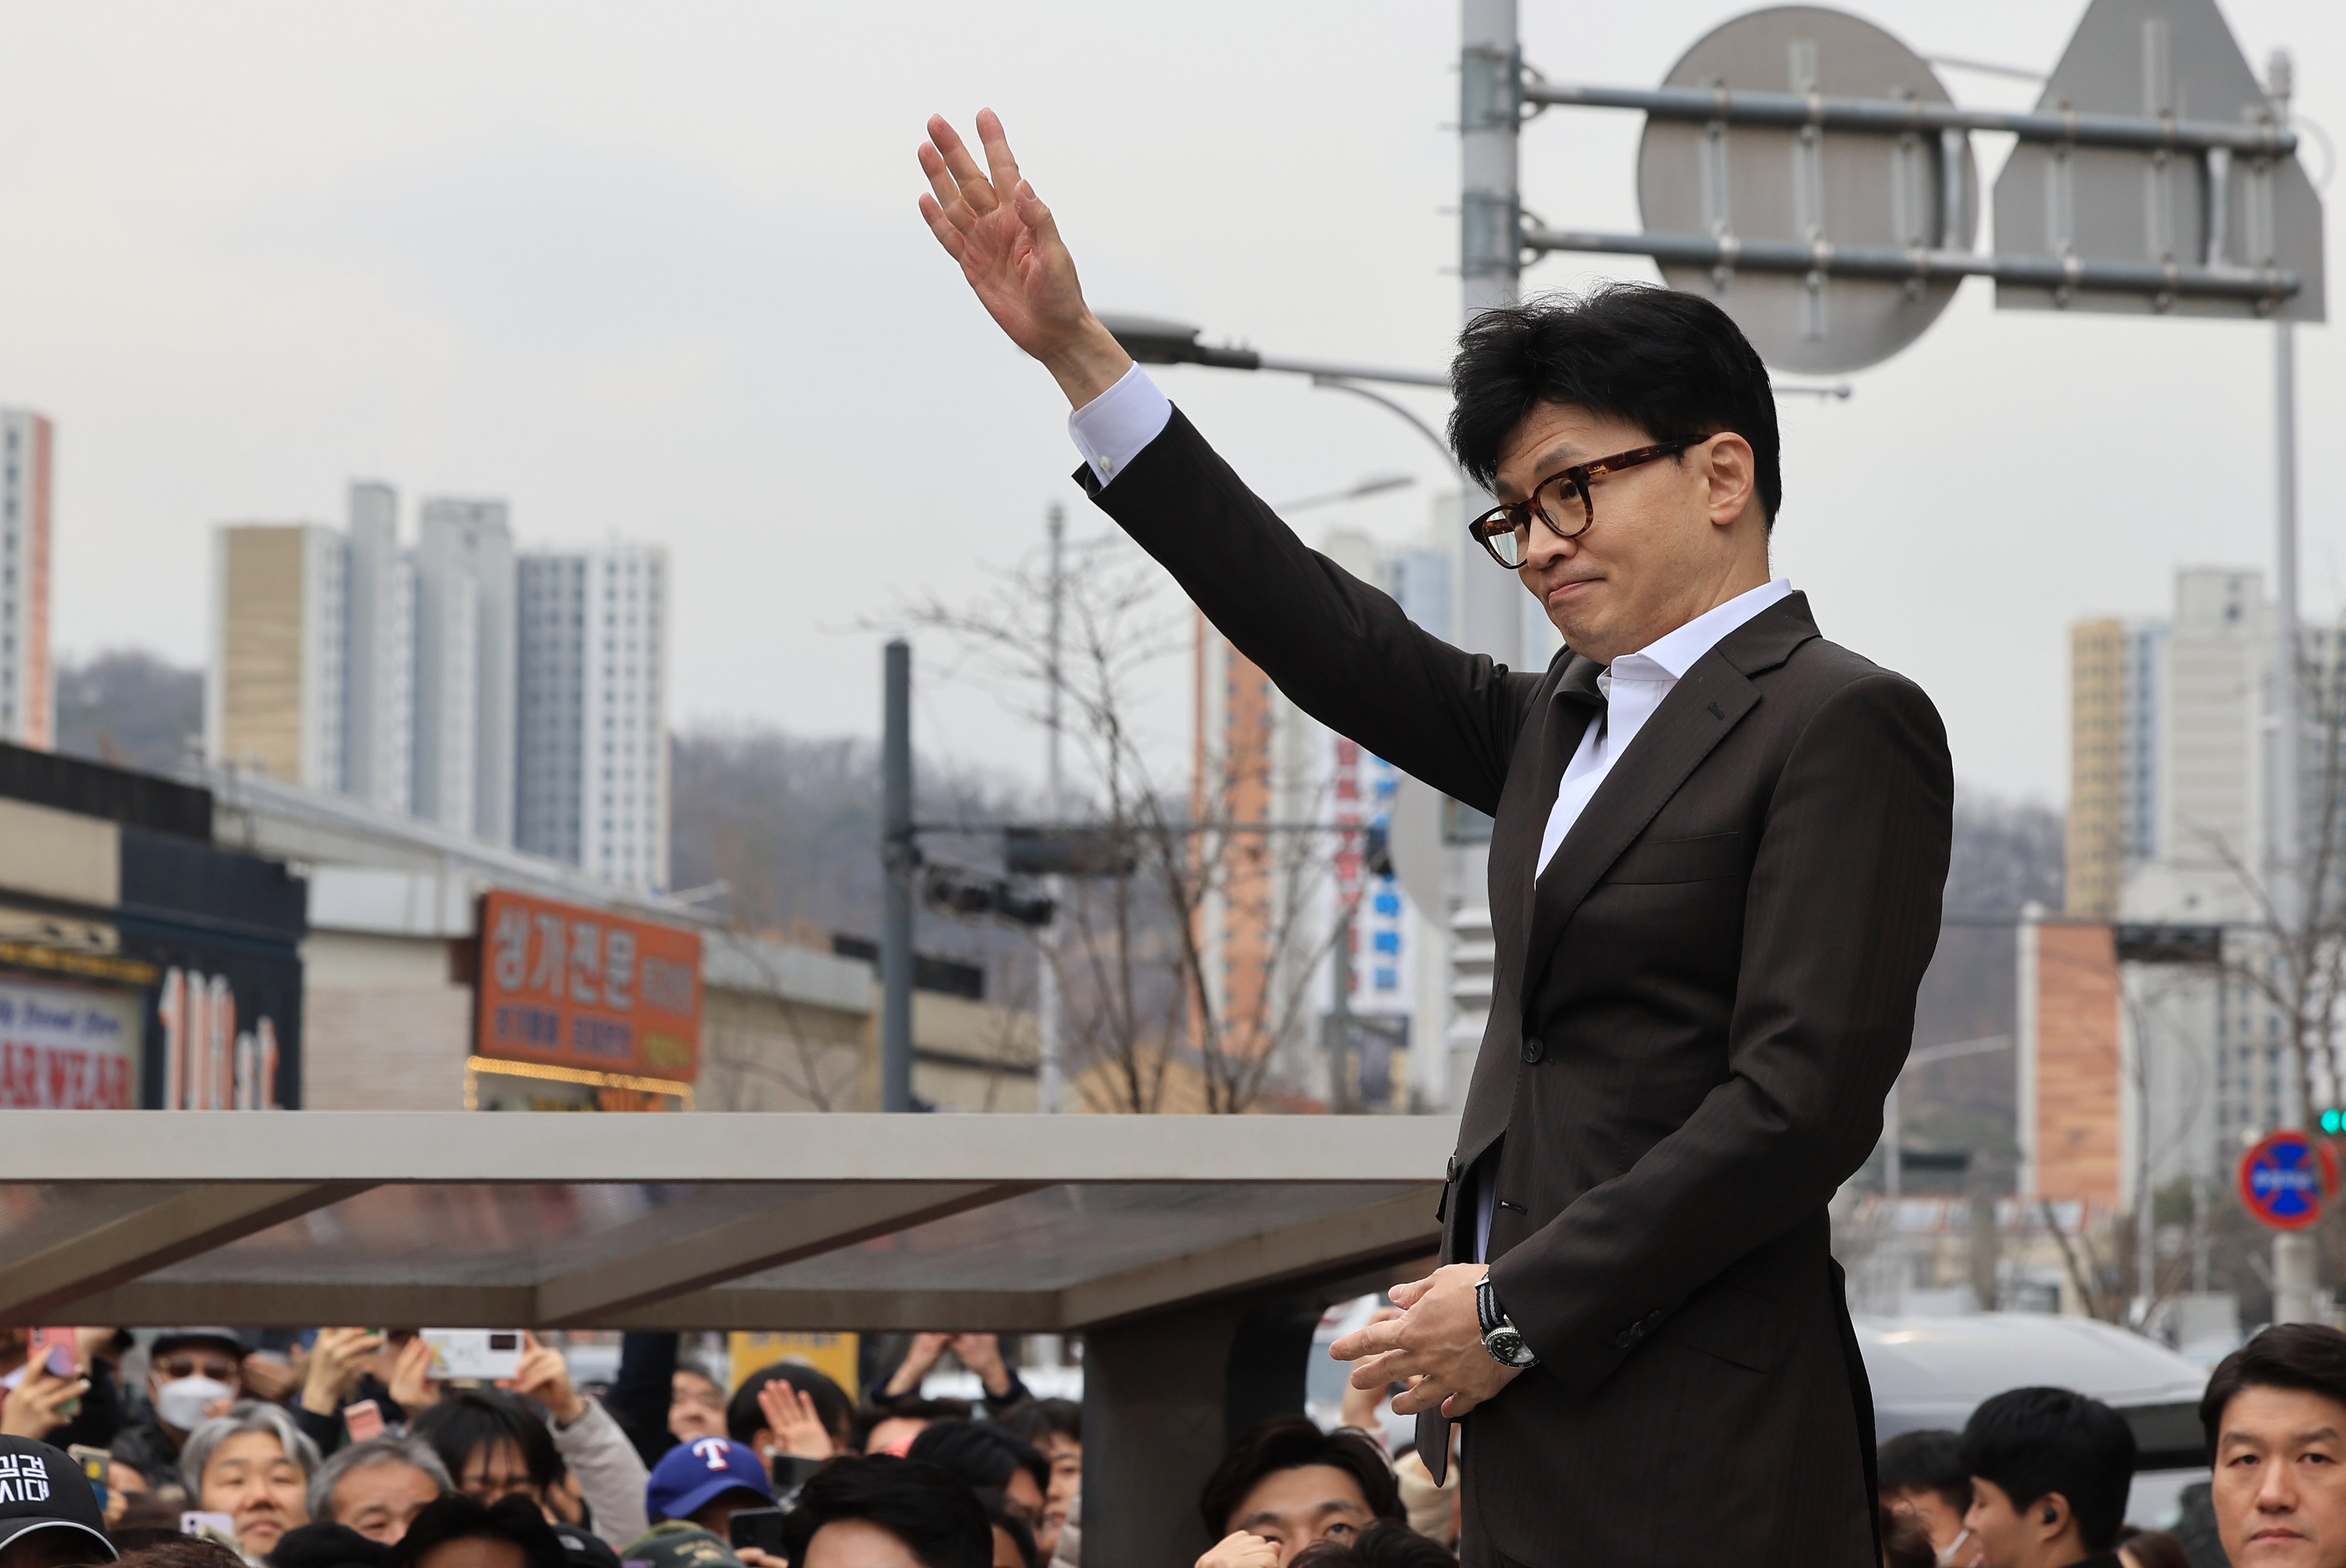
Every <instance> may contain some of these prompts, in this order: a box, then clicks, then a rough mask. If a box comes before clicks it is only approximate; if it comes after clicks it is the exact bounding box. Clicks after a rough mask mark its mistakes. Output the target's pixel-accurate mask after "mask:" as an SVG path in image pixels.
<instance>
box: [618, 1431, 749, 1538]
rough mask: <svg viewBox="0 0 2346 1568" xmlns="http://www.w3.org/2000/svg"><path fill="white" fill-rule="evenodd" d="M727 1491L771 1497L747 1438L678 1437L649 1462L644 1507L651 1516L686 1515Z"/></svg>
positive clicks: (672, 1516) (666, 1517) (660, 1517)
mask: <svg viewBox="0 0 2346 1568" xmlns="http://www.w3.org/2000/svg"><path fill="white" fill-rule="evenodd" d="M726 1492H756V1493H757V1494H758V1495H759V1496H760V1497H762V1498H764V1499H765V1500H766V1501H767V1502H773V1501H774V1483H773V1481H771V1480H770V1479H769V1478H768V1476H767V1474H766V1463H765V1461H763V1460H761V1459H760V1458H759V1457H758V1455H757V1453H756V1451H754V1450H752V1449H751V1448H750V1445H749V1444H748V1443H739V1442H735V1441H733V1440H732V1439H731V1438H715V1437H705V1438H695V1439H693V1440H692V1441H690V1442H680V1443H678V1444H677V1445H676V1446H675V1447H674V1448H672V1449H670V1450H668V1452H666V1453H665V1454H662V1455H661V1456H660V1461H659V1463H658V1464H656V1465H654V1466H652V1479H651V1484H650V1485H649V1486H647V1487H646V1488H645V1489H644V1508H645V1511H646V1512H648V1513H649V1514H650V1515H651V1516H652V1517H653V1518H654V1519H656V1520H658V1519H689V1518H691V1517H692V1515H693V1514H694V1513H696V1512H699V1510H701V1509H703V1508H706V1507H707V1506H708V1505H709V1503H710V1502H712V1501H714V1500H715V1499H717V1498H719V1497H720V1496H722V1495H723V1494H725V1493H726Z"/></svg>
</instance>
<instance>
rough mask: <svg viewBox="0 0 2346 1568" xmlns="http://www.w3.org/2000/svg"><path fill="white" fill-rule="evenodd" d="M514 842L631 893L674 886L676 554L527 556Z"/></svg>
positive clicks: (621, 548) (609, 548)
mask: <svg viewBox="0 0 2346 1568" xmlns="http://www.w3.org/2000/svg"><path fill="white" fill-rule="evenodd" d="M517 587H518V592H517V594H516V603H517V604H518V606H519V610H520V635H519V639H518V641H519V650H520V658H519V679H518V681H517V683H516V689H517V693H518V702H517V705H516V706H517V712H518V715H519V722H518V741H519V745H518V748H517V755H518V758H519V779H518V789H517V791H516V820H515V841H516V843H517V844H518V845H519V846H520V847H521V848H522V849H524V850H529V851H531V852H532V853H535V854H541V855H546V856H549V857H551V858H553V859H555V860H566V861H568V862H570V863H571V864H573V865H576V866H577V867H579V868H581V869H582V870H584V871H588V872H591V873H593V874H594V875H597V876H600V877H604V878H606V879H607V880H609V881H617V882H622V883H626V884H627V885H629V886H633V887H640V888H646V889H652V890H658V889H662V888H665V887H666V886H667V883H668V552H667V551H666V550H664V549H661V548H658V546H653V545H622V544H612V545H605V546H602V547H600V548H597V549H588V550H565V551H547V552H543V553H540V552H532V553H530V554H527V555H523V556H522V557H521V558H520V561H519V564H518V572H517Z"/></svg>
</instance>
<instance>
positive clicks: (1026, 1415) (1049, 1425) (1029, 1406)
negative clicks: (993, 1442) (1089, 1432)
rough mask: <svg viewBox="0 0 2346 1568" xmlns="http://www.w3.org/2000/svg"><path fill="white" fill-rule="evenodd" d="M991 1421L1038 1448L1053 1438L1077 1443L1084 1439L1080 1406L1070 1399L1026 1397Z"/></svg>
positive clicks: (1082, 1415) (1082, 1413)
mask: <svg viewBox="0 0 2346 1568" xmlns="http://www.w3.org/2000/svg"><path fill="white" fill-rule="evenodd" d="M994 1425H995V1426H998V1427H1000V1428H1001V1429H1002V1430H1003V1431H1006V1432H1008V1433H1009V1434H1010V1435H1011V1436H1012V1437H1015V1438H1019V1439H1023V1440H1024V1441H1026V1442H1028V1443H1031V1444H1033V1445H1034V1446H1035V1448H1038V1449H1039V1448H1041V1447H1042V1446H1043V1444H1044V1443H1045V1441H1048V1440H1049V1439H1051V1438H1053V1437H1063V1438H1066V1440H1067V1441H1069V1442H1077V1443H1079V1442H1081V1441H1084V1407H1083V1406H1081V1405H1079V1404H1077V1403H1076V1401H1075V1400H1026V1401H1025V1402H1024V1403H1022V1404H1015V1405H1013V1406H1011V1407H1010V1408H1009V1409H1008V1410H1005V1411H1003V1412H1002V1413H1001V1414H1000V1415H998V1416H996V1417H994Z"/></svg>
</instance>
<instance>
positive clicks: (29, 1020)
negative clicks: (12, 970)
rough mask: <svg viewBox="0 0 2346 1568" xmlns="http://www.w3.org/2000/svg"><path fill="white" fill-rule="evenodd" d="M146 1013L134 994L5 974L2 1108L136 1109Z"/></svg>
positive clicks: (0, 1023) (0, 1005)
mask: <svg viewBox="0 0 2346 1568" xmlns="http://www.w3.org/2000/svg"><path fill="white" fill-rule="evenodd" d="M145 1011H146V1001H145V998H144V997H143V996H141V995H140V994H138V993H136V992H113V991H96V990H90V991H84V990H81V989H79V988H78V987H73V986H64V985H40V984H35V983H30V982H26V981H19V980H10V979H0V1106H5V1107H6V1108H8V1109H11V1110H35V1109H37V1110H52V1111H131V1110H137V1109H138V1103H139V1092H138V1088H139V1072H138V1069H139V1057H140V1050H139V1036H140V1033H141V1026H142V1023H143V1021H144V1020H143V1014H144V1013H145Z"/></svg>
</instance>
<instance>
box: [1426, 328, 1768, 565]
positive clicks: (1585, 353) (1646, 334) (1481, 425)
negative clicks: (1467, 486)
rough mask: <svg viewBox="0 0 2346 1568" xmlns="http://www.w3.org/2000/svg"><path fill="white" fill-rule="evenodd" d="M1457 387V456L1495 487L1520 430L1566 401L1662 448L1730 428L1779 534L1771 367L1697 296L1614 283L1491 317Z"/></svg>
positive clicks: (1459, 371)
mask: <svg viewBox="0 0 2346 1568" xmlns="http://www.w3.org/2000/svg"><path fill="white" fill-rule="evenodd" d="M1450 391H1451V395H1452V396H1453V397H1454V399H1455V400H1456V402H1455V403H1454V406H1453V407H1452V409H1451V411H1450V445H1451V449H1452V450H1453V451H1454V452H1455V453H1457V454H1458V461H1459V463H1460V464H1461V465H1463V466H1464V468H1465V470H1466V472H1467V473H1471V474H1473V475H1474V477H1475V479H1476V480H1477V481H1479V482H1480V483H1481V484H1482V485H1483V487H1484V489H1486V490H1487V489H1489V488H1491V486H1492V484H1493V483H1494V480H1495V478H1496V477H1497V474H1498V471H1499V454H1500V453H1501V451H1502V450H1503V449H1504V448H1505V446H1506V444H1507V438H1508V437H1509V436H1511V435H1513V434H1514V433H1515V427H1516V426H1517V425H1519V424H1521V423H1523V422H1524V420H1525V416H1526V415H1528V414H1529V413H1530V412H1532V411H1533V410H1534V409H1535V408H1537V407H1539V405H1540V404H1542V403H1566V404H1569V405H1570V406H1572V407H1575V408H1583V409H1586V410H1587V411H1588V412H1591V413H1594V414H1601V415H1604V416H1606V417H1608V418H1612V419H1617V420H1619V421H1620V422H1621V423H1624V424H1631V425H1635V426H1637V428H1638V429H1639V430H1641V431H1644V432H1645V433H1646V434H1647V437H1648V438H1650V439H1651V440H1654V441H1684V440H1688V439H1691V438H1695V437H1700V436H1709V435H1716V434H1718V433H1720V432H1721V431H1732V432H1734V433H1736V434H1737V435H1739V436H1741V437H1742V438H1743V439H1744V440H1746V441H1748V442H1749V443H1751V454H1752V459H1753V467H1754V475H1753V477H1754V479H1755V480H1756V481H1757V483H1758V485H1759V491H1760V505H1761V506H1762V507H1763V508H1765V509H1766V511H1767V514H1768V525H1769V526H1770V528H1773V527H1774V526H1775V524H1776V514H1777V513H1778V511H1779V509H1780V508H1781V506H1782V505H1783V502H1784V471H1783V464H1782V462H1781V453H1780V448H1781V445H1782V443H1781V442H1780V440H1779V438H1778V436H1777V433H1776V396H1775V393H1774V392H1772V391H1770V388H1769V384H1768V367H1767V366H1766V365H1764V364H1762V363H1760V353H1759V351H1758V350H1756V349H1754V348H1753V347H1752V346H1751V342H1750V340H1749V339H1748V338H1746V337H1745V336H1744V335H1743V330H1742V329H1741V328H1739V327H1738V326H1737V325H1736V324H1735V323H1734V321H1731V320H1729V317H1728V314H1727V312H1726V311H1722V310H1720V309H1719V307H1718V306H1716V305H1714V304H1712V303H1711V302H1710V301H1709V300H1706V299H1704V298H1703V297H1702V296H1701V295H1699V294H1687V293H1681V292H1679V291H1678V290H1675V289H1662V288H1658V287H1656V286H1655V285H1653V284H1651V283H1606V284H1601V285H1599V286H1598V287H1596V288H1595V289H1592V290H1589V291H1588V292H1587V293H1586V294H1582V295H1579V296H1577V297H1575V296H1571V295H1551V296H1549V297H1548V298H1546V299H1541V300H1526V301H1525V302H1524V303H1523V304H1520V305H1505V306H1502V307H1500V308H1499V309H1497V310H1495V311H1484V312H1483V313H1482V314H1481V315H1479V316H1477V317H1475V318H1474V320H1473V321H1469V322H1467V323H1466V330H1465V331H1464V332H1463V333H1462V334H1460V336H1459V339H1458V353H1457V356H1456V357H1455V358H1454V359H1453V360H1452V361H1450ZM1586 455H1587V456H1588V457H1590V458H1598V457H1605V456H1609V455H1610V453H1602V452H1592V453H1587V454H1586Z"/></svg>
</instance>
